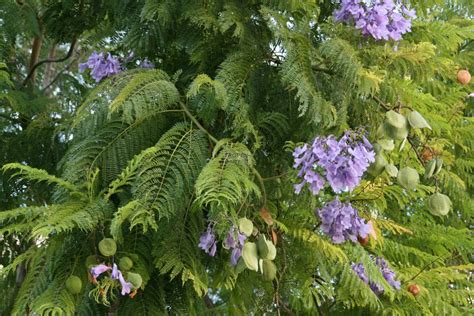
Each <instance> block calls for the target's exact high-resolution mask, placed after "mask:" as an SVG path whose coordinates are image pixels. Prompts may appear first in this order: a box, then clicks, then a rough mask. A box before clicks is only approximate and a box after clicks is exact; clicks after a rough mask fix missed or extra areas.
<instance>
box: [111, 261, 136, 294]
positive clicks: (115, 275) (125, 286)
mask: <svg viewBox="0 0 474 316" xmlns="http://www.w3.org/2000/svg"><path fill="white" fill-rule="evenodd" d="M111 277H112V279H113V280H118V281H119V282H120V285H121V286H122V292H121V294H122V295H126V294H129V293H130V291H131V289H132V287H133V284H132V283H130V282H127V281H125V278H124V277H123V275H122V271H120V270H119V269H118V267H117V265H116V264H115V263H114V266H113V268H112V275H111Z"/></svg>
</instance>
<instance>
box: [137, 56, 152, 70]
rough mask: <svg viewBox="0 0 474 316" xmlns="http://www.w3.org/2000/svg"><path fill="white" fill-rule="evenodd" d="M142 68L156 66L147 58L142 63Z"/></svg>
mask: <svg viewBox="0 0 474 316" xmlns="http://www.w3.org/2000/svg"><path fill="white" fill-rule="evenodd" d="M140 68H144V69H150V68H155V64H154V63H152V62H150V61H149V60H148V59H147V58H145V59H144V60H142V61H141V62H140Z"/></svg>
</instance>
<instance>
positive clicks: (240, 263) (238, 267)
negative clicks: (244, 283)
mask: <svg viewBox="0 0 474 316" xmlns="http://www.w3.org/2000/svg"><path fill="white" fill-rule="evenodd" d="M246 268H247V265H246V264H245V262H244V259H243V258H242V257H240V258H239V261H237V265H236V266H235V272H236V273H237V274H239V273H240V272H242V271H244V270H245V269H246Z"/></svg>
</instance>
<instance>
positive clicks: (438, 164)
mask: <svg viewBox="0 0 474 316" xmlns="http://www.w3.org/2000/svg"><path fill="white" fill-rule="evenodd" d="M442 168H443V159H441V158H437V159H436V169H435V171H434V175H437V174H438V173H440V171H441V169H442Z"/></svg>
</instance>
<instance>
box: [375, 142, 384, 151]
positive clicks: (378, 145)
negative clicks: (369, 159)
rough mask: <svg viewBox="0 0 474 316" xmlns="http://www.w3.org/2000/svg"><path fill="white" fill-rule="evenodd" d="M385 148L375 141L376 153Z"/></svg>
mask: <svg viewBox="0 0 474 316" xmlns="http://www.w3.org/2000/svg"><path fill="white" fill-rule="evenodd" d="M382 150H383V148H382V146H380V144H377V143H375V144H374V151H375V153H376V154H379V153H380V152H381V151H382Z"/></svg>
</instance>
